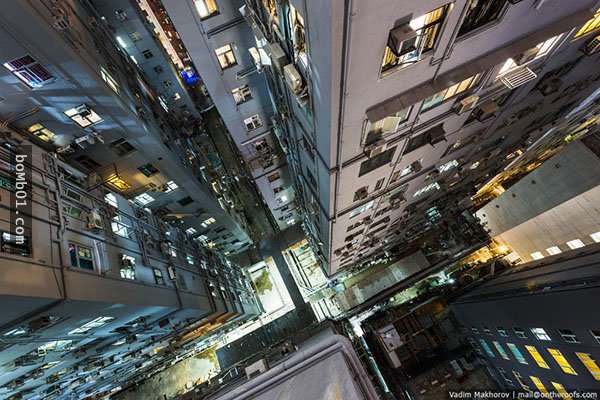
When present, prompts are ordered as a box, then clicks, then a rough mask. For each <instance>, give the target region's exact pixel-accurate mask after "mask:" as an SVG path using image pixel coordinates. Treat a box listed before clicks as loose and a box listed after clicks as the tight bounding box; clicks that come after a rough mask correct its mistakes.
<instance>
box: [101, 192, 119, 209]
mask: <svg viewBox="0 0 600 400" xmlns="http://www.w3.org/2000/svg"><path fill="white" fill-rule="evenodd" d="M104 201H105V202H107V203H108V204H110V205H111V206H113V207H115V208H119V204H118V203H117V196H115V195H114V193H107V194H106V196H104Z"/></svg>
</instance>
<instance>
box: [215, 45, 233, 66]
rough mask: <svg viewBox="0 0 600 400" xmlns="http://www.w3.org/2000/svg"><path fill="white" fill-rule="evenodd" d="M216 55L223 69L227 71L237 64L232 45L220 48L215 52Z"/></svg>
mask: <svg viewBox="0 0 600 400" xmlns="http://www.w3.org/2000/svg"><path fill="white" fill-rule="evenodd" d="M215 54H216V55H217V59H218V60H219V65H220V66H221V69H227V68H230V67H233V66H234V65H236V64H237V61H236V60H235V54H233V47H231V44H226V45H225V46H221V47H219V48H218V49H216V50H215Z"/></svg>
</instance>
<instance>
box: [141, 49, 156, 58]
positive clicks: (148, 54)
mask: <svg viewBox="0 0 600 400" xmlns="http://www.w3.org/2000/svg"><path fill="white" fill-rule="evenodd" d="M142 54H143V55H144V58H146V59H149V58H152V57H154V54H152V52H151V51H150V50H144V51H143V52H142Z"/></svg>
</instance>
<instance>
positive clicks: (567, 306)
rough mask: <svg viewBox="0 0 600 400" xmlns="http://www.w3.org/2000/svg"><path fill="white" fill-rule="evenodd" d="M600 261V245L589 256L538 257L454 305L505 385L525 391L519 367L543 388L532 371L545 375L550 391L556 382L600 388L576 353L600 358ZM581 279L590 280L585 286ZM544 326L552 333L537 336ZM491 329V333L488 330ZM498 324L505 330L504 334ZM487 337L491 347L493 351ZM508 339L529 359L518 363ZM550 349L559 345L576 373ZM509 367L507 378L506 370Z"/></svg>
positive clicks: (529, 382) (542, 377)
mask: <svg viewBox="0 0 600 400" xmlns="http://www.w3.org/2000/svg"><path fill="white" fill-rule="evenodd" d="M599 261H600V257H599V253H598V247H597V246H596V247H595V249H593V250H592V249H590V250H589V251H587V252H586V253H585V254H584V255H578V256H571V257H570V258H563V259H562V260H555V261H554V262H550V263H546V264H545V265H543V264H541V263H540V262H533V263H529V264H525V265H524V266H523V267H521V268H518V269H515V270H512V271H508V272H507V273H504V274H502V275H500V276H498V277H496V278H494V279H493V280H491V281H488V282H486V283H484V284H483V285H481V286H480V287H479V288H477V289H475V290H474V291H472V292H470V293H468V294H466V295H463V296H462V297H461V298H459V299H458V300H456V301H454V304H453V305H452V309H453V311H454V313H455V315H456V317H457V318H458V320H459V322H460V323H461V324H462V325H463V326H464V328H465V333H466V335H468V336H469V341H470V342H471V343H472V344H473V346H474V347H475V349H476V350H477V352H478V353H479V355H480V357H481V358H482V359H483V360H484V362H486V364H487V365H488V366H489V367H490V370H491V371H492V372H493V373H494V376H495V378H496V380H497V381H498V383H499V384H500V385H501V387H504V388H505V389H506V390H515V389H516V390H521V389H522V386H521V384H520V383H519V382H518V380H517V378H516V376H515V374H514V373H515V372H516V373H518V374H520V375H521V376H522V378H521V379H522V381H523V383H524V384H525V385H526V386H528V387H529V389H531V390H534V391H538V390H539V389H536V386H535V385H534V383H533V382H532V380H531V376H533V377H537V378H539V379H540V380H541V381H542V383H543V385H544V386H545V388H546V389H547V390H548V391H555V388H554V386H553V384H552V382H557V383H559V384H561V385H563V386H564V387H565V388H566V390H567V391H568V392H570V391H574V390H578V391H582V392H586V391H588V392H589V391H591V392H596V391H597V390H598V389H599V388H600V384H599V383H598V377H597V376H596V377H594V376H593V375H592V374H591V373H590V372H589V371H588V370H587V369H586V367H585V366H584V365H583V364H582V362H581V360H580V359H579V357H578V356H577V354H576V353H585V354H589V355H590V356H591V358H592V359H593V360H596V362H597V360H598V359H599V358H600V342H599V341H598V340H597V339H595V338H594V336H593V335H592V333H591V330H592V329H597V328H596V325H595V321H597V320H598V317H599V315H598V310H597V309H596V308H595V307H594V306H593V305H592V304H594V302H595V300H594V299H595V298H597V296H598V295H599V292H598V287H597V286H596V285H595V284H593V283H591V282H595V280H596V279H597V271H596V270H597V265H598V262H599ZM581 282H589V283H590V284H589V285H585V286H582V284H581ZM515 328H517V329H522V330H523V331H524V332H525V336H526V337H518V336H517V335H516V334H515ZM532 328H542V329H544V331H545V332H546V334H547V335H548V337H549V338H550V339H549V340H539V339H537V338H536V337H535V336H534V335H533V333H532V331H531V329H532ZM486 329H487V330H489V333H488V332H487V331H486ZM498 329H500V330H502V329H504V330H505V331H506V335H505V336H503V335H504V334H502V335H501V332H502V331H501V332H499V331H498ZM565 329H567V330H570V331H571V332H572V333H574V334H575V336H576V341H577V343H570V342H567V341H565V339H564V338H563V337H561V334H560V330H565ZM481 341H484V342H486V343H487V345H488V346H490V348H491V352H492V355H489V354H487V352H486V351H485V349H484V348H483V347H482V345H481V343H482V342H481ZM494 341H495V342H498V343H499V345H500V346H501V347H502V348H503V349H504V351H505V352H506V354H507V359H505V358H503V357H502V355H501V354H500V353H499V352H498V350H497V348H496V347H495V345H494V344H493V342H494ZM507 343H512V344H514V345H515V346H516V347H517V349H518V350H519V351H520V353H521V354H522V355H523V357H524V359H523V360H522V361H521V362H518V361H517V359H516V357H515V354H514V353H513V352H512V351H511V350H510V349H509V348H508V346H507V345H506V344H507ZM526 345H529V346H534V347H535V348H536V349H537V351H538V352H539V353H540V355H541V357H542V359H543V360H544V361H545V363H546V364H547V365H548V368H545V367H544V368H543V367H540V366H538V365H537V363H536V361H535V360H534V359H533V358H532V356H531V354H530V353H529V352H528V350H527V349H526V348H525V346H526ZM548 349H556V350H559V351H560V352H561V353H562V355H563V356H564V357H565V358H566V360H567V362H568V364H569V365H570V366H571V367H572V369H573V370H574V372H575V374H572V373H567V372H565V371H564V370H562V369H561V368H560V367H559V365H558V364H557V362H556V360H555V359H553V357H552V356H551V354H550V353H549V352H548ZM501 370H503V373H504V375H505V376H506V378H507V379H508V380H506V379H504V377H503V376H502V374H501Z"/></svg>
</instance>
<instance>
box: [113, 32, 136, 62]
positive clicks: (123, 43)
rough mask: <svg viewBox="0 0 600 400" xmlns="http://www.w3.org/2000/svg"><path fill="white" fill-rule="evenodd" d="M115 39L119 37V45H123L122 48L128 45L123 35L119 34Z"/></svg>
mask: <svg viewBox="0 0 600 400" xmlns="http://www.w3.org/2000/svg"><path fill="white" fill-rule="evenodd" d="M115 39H117V43H119V46H121V47H122V48H126V47H127V43H125V41H124V40H123V38H122V37H121V36H117V37H116V38H115ZM132 57H133V56H132ZM136 64H137V62H136Z"/></svg>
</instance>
